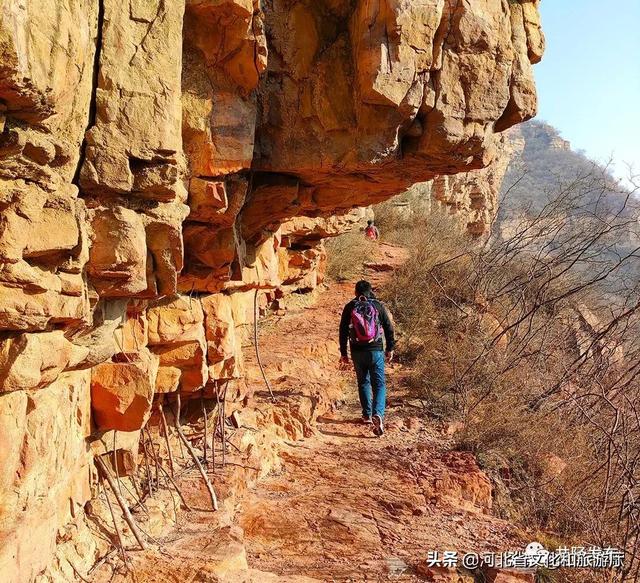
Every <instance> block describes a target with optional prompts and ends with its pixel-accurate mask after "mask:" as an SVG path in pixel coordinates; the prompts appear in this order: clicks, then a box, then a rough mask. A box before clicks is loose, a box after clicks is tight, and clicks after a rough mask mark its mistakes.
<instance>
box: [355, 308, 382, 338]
mask: <svg viewBox="0 0 640 583" xmlns="http://www.w3.org/2000/svg"><path fill="white" fill-rule="evenodd" d="M350 329H351V341H352V342H355V343H356V344H369V343H371V342H377V341H378V340H382V326H381V325H380V316H379V314H378V310H377V308H376V307H375V305H374V303H373V302H372V301H371V300H370V299H368V298H367V297H365V296H360V297H359V298H356V300H355V301H354V304H353V309H352V310H351V326H350Z"/></svg>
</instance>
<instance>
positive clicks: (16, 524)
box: [0, 0, 544, 582]
mask: <svg viewBox="0 0 640 583" xmlns="http://www.w3.org/2000/svg"><path fill="white" fill-rule="evenodd" d="M543 47H544V41H543V37H542V34H541V31H540V25H539V18H538V13H537V2H535V1H526V0H522V1H513V0H509V1H508V0H489V1H487V2H471V3H467V2H458V1H456V0H446V1H445V0H411V1H408V2H404V3H399V4H398V3H394V2H387V1H382V0H381V1H380V2H365V1H360V0H358V1H348V2H347V1H341V0H327V1H326V2H306V1H301V2H281V1H279V0H276V1H272V0H265V1H263V2H258V1H257V0H256V1H251V0H223V1H218V0H186V1H185V0H177V1H172V2H165V1H164V0H127V2H125V3H124V4H123V3H122V2H117V1H116V0H79V1H70V0H53V1H51V0H49V1H47V2H44V1H42V0H38V1H36V2H29V3H24V2H18V1H17V0H9V1H8V2H5V4H4V5H3V8H2V10H0V444H1V445H2V447H0V501H1V502H0V573H2V574H3V576H4V579H5V580H9V581H19V582H22V581H31V580H34V579H35V578H36V577H38V575H39V574H41V573H47V572H48V571H47V569H48V568H49V567H50V565H52V564H53V563H55V559H54V557H55V556H56V548H57V547H60V546H63V545H64V544H65V542H67V541H69V540H73V539H74V538H77V535H75V534H74V529H75V528H79V529H81V528H83V525H84V526H86V525H85V524H84V522H83V521H84V517H85V512H86V511H87V503H88V502H90V501H91V500H92V498H95V497H96V496H97V493H98V483H99V481H98V479H97V476H98V473H97V470H96V468H95V465H94V462H93V459H94V456H96V455H102V456H104V455H105V454H109V453H110V452H111V453H113V451H115V453H116V455H117V456H118V457H119V458H122V459H128V460H129V461H130V463H131V464H133V466H135V465H136V464H137V463H139V462H140V446H139V443H140V432H141V430H142V429H143V427H145V426H146V425H147V423H148V421H149V419H150V418H153V417H152V410H153V411H156V412H157V410H158V404H159V402H160V401H164V400H165V399H166V401H167V402H168V403H169V404H170V405H171V406H172V407H173V406H174V405H175V404H176V403H177V395H180V396H181V398H182V399H183V400H184V401H188V400H190V399H191V398H192V397H200V396H202V397H203V398H206V399H209V400H212V399H215V397H216V396H218V397H219V396H220V392H221V387H222V386H226V385H227V382H230V383H231V385H230V386H231V389H230V399H231V400H233V401H234V402H236V403H238V404H239V405H238V406H237V408H241V406H242V405H243V404H246V403H247V395H246V394H245V391H244V389H243V383H242V382H241V379H242V378H243V375H244V373H243V360H244V355H243V350H242V344H243V342H244V341H245V339H246V337H247V336H248V335H250V333H251V326H252V322H253V319H254V313H255V308H254V300H255V297H254V292H255V290H260V294H259V297H258V304H259V305H258V308H259V309H261V310H264V309H265V308H267V307H273V308H275V309H276V310H281V309H282V308H283V306H284V304H285V303H286V301H287V300H286V298H287V296H288V295H289V294H291V292H294V291H295V292H300V291H309V290H313V289H314V288H315V287H316V286H317V285H318V284H319V283H320V282H321V281H322V277H323V275H322V273H323V265H324V262H325V252H324V247H323V244H322V240H323V238H325V237H327V236H331V235H335V234H338V233H340V232H343V231H344V230H346V229H349V228H351V227H353V226H354V225H356V224H358V223H359V222H361V220H362V217H363V211H359V210H355V211H354V210H353V209H354V208H356V207H362V206H367V205H369V204H371V203H373V202H376V201H380V200H384V199H385V198H388V197H390V196H392V195H394V194H396V193H398V192H400V191H402V190H404V189H405V188H406V187H408V186H409V185H410V184H412V183H414V182H418V181H424V180H430V179H433V178H434V177H436V176H439V175H444V174H446V175H449V174H455V173H459V172H467V171H470V170H473V169H480V168H483V167H486V166H488V165H489V164H490V163H491V161H492V159H493V158H494V155H495V141H496V137H497V136H498V135H499V132H502V131H504V130H506V129H507V128H508V127H510V126H511V125H513V124H516V123H518V122H520V121H522V120H524V119H528V118H529V117H531V116H532V115H534V113H535V109H536V98H535V87H534V83H533V76H532V63H535V62H537V61H538V60H539V59H540V58H541V56H542V52H543ZM474 204H476V206H478V205H479V206H482V204H484V203H483V202H477V201H476V203H474ZM333 215H339V217H340V218H335V217H333ZM480 215H482V213H480ZM482 216H484V215H482ZM482 220H484V219H482ZM154 415H155V413H154ZM116 432H117V433H116ZM108 457H109V456H108ZM105 459H107V458H105ZM78 554H79V555H82V554H83V553H82V552H81V550H79V551H78ZM5 574H6V576H5ZM47 576H48V575H47Z"/></svg>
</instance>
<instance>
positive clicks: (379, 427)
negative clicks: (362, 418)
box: [373, 415, 384, 437]
mask: <svg viewBox="0 0 640 583" xmlns="http://www.w3.org/2000/svg"><path fill="white" fill-rule="evenodd" d="M373 433H374V435H377V436H378V437H380V436H381V435H382V434H383V433H384V423H383V422H382V417H380V415H374V416H373Z"/></svg>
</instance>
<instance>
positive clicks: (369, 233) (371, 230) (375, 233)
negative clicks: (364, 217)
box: [364, 220, 380, 241]
mask: <svg viewBox="0 0 640 583" xmlns="http://www.w3.org/2000/svg"><path fill="white" fill-rule="evenodd" d="M364 236H365V237H367V239H371V240H372V241H377V240H378V239H379V238H380V231H379V230H378V227H376V226H375V225H374V224H373V221H371V220H369V221H367V226H366V228H365V230H364Z"/></svg>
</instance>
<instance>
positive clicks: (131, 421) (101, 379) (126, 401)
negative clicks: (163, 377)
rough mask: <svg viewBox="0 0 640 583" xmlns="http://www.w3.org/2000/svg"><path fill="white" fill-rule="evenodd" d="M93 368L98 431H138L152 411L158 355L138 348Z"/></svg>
mask: <svg viewBox="0 0 640 583" xmlns="http://www.w3.org/2000/svg"><path fill="white" fill-rule="evenodd" d="M123 360H124V361H123V362H105V363H103V364H99V365H98V366H96V367H94V368H93V369H92V371H91V408H92V410H93V415H94V419H95V421H96V425H97V428H98V430H99V431H109V430H112V429H116V430H118V431H135V430H136V429H140V428H141V427H143V426H144V424H145V422H146V420H147V417H148V415H149V413H150V411H151V403H152V399H153V393H154V388H155V384H156V375H157V371H158V359H157V357H155V356H153V355H150V354H146V353H145V352H139V353H137V354H135V355H131V356H128V355H125V358H124V359H123Z"/></svg>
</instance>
